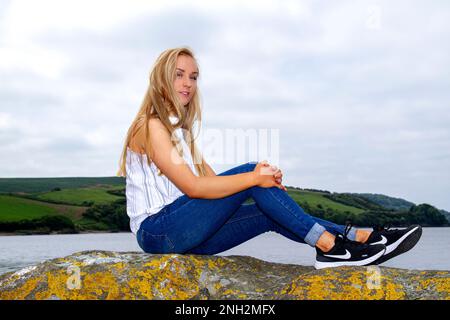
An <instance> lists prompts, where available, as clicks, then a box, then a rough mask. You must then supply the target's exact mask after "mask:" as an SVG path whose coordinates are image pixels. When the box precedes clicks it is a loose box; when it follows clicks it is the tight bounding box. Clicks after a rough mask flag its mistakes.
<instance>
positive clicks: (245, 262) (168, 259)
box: [0, 251, 450, 300]
mask: <svg viewBox="0 0 450 320" xmlns="http://www.w3.org/2000/svg"><path fill="white" fill-rule="evenodd" d="M449 293H450V272H449V271H432V270H429V271H421V270H405V269H395V268H387V267H378V266H369V267H339V268H332V269H322V270H315V269H314V268H313V267H310V266H308V267H305V266H300V265H291V264H279V263H270V262H266V261H262V260H259V259H256V258H253V257H248V256H207V255H181V254H164V255H161V254H156V255H152V254H145V253H142V252H111V251H83V252H78V253H75V254H73V255H70V256H67V257H64V258H58V259H52V260H47V261H45V262H43V263H40V264H38V265H35V266H30V267H27V268H24V269H22V270H19V271H16V272H10V273H7V274H4V275H1V276H0V299H37V300H41V299H48V300H58V299H176V300H179V299H276V300H278V299H408V300H409V299H450V294H449Z"/></svg>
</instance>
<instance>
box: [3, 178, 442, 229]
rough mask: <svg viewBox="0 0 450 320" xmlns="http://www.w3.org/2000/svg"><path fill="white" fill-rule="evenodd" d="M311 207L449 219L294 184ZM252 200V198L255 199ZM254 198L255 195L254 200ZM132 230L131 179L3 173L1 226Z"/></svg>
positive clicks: (330, 212)
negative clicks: (128, 203)
mask: <svg viewBox="0 0 450 320" xmlns="http://www.w3.org/2000/svg"><path fill="white" fill-rule="evenodd" d="M287 188H288V193H289V195H290V196H291V197H292V198H293V199H294V201H296V202H297V203H298V204H299V205H300V206H301V207H302V208H303V209H304V210H305V212H307V213H309V214H311V215H314V216H317V217H320V218H323V219H326V220H329V221H333V222H335V223H339V224H344V223H346V222H347V221H352V222H353V223H354V224H355V225H359V226H371V225H373V224H384V223H393V224H394V225H400V226H403V225H407V224H411V223H421V224H422V225H424V226H426V225H429V226H439V225H446V224H447V225H448V223H447V221H446V220H445V218H444V215H443V212H442V210H441V211H439V210H437V209H436V208H434V207H433V206H430V205H428V204H423V205H418V206H416V205H414V204H413V203H411V202H408V201H406V200H403V199H398V198H392V197H388V196H384V195H380V194H376V195H374V194H367V193H361V194H358V193H335V192H330V191H327V190H315V189H301V188H296V187H289V186H287ZM250 200H251V199H250ZM250 202H252V201H250ZM19 230H21V232H28V233H38V232H39V233H48V232H63V231H64V232H80V231H94V230H103V231H129V218H128V216H127V214H126V200H125V179H124V178H121V177H99V178H70V177H69V178H1V179H0V232H18V231H19Z"/></svg>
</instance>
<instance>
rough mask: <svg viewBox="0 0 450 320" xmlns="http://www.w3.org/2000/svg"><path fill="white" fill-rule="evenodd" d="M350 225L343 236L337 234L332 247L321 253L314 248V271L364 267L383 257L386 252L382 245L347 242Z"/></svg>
mask: <svg viewBox="0 0 450 320" xmlns="http://www.w3.org/2000/svg"><path fill="white" fill-rule="evenodd" d="M350 229H351V225H347V226H346V228H345V231H344V234H339V233H338V234H337V235H336V240H335V244H334V247H333V248H331V250H330V251H327V252H323V251H322V250H320V249H319V248H317V247H316V252H317V254H316V262H315V264H314V267H315V268H316V269H322V268H333V267H340V266H366V265H369V264H372V263H373V262H374V261H376V260H377V259H379V258H380V257H382V256H383V254H384V252H385V251H386V246H385V245H384V244H372V245H369V244H365V243H360V242H356V241H352V240H349V239H348V238H347V234H348V232H349V231H350Z"/></svg>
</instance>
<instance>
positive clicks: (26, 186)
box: [0, 177, 125, 193]
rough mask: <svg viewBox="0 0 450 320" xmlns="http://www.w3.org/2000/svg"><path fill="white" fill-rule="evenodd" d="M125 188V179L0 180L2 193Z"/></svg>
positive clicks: (0, 191)
mask: <svg viewBox="0 0 450 320" xmlns="http://www.w3.org/2000/svg"><path fill="white" fill-rule="evenodd" d="M102 185H103V186H117V187H122V188H124V187H125V179H124V178H123V177H80V178H77V177H75V178H73V177H67V178H0V193H7V192H25V193H36V192H46V191H51V190H53V189H54V188H61V189H77V188H87V187H98V186H102Z"/></svg>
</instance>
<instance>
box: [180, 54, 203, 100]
mask: <svg viewBox="0 0 450 320" xmlns="http://www.w3.org/2000/svg"><path fill="white" fill-rule="evenodd" d="M175 74H176V76H175V82H174V88H175V91H176V93H177V95H178V96H179V98H180V101H181V103H182V104H183V105H184V106H186V105H187V104H188V103H189V101H191V99H192V96H193V95H194V93H195V90H197V77H198V68H197V64H196V62H195V60H194V59H193V58H191V57H189V56H186V55H179V56H178V58H177V69H176V70H175Z"/></svg>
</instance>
